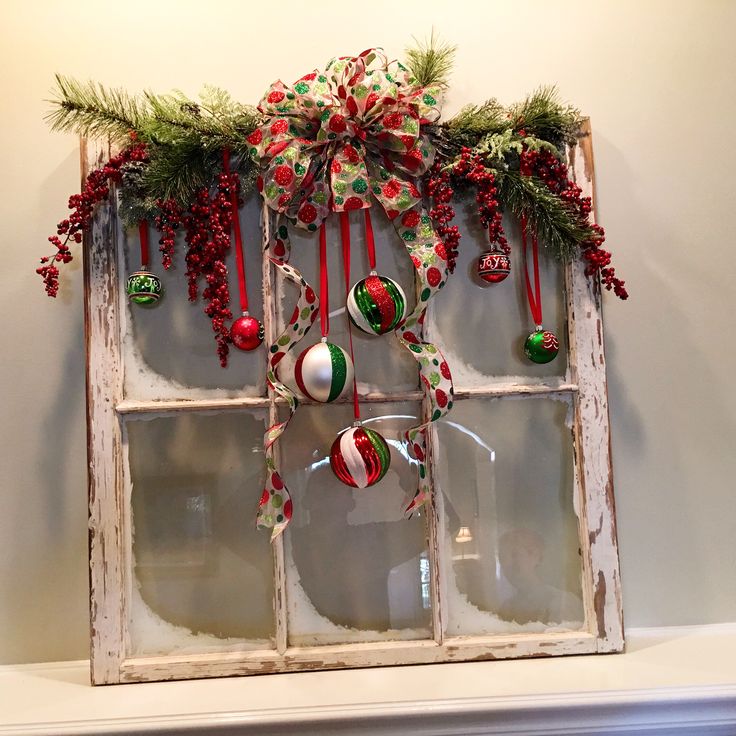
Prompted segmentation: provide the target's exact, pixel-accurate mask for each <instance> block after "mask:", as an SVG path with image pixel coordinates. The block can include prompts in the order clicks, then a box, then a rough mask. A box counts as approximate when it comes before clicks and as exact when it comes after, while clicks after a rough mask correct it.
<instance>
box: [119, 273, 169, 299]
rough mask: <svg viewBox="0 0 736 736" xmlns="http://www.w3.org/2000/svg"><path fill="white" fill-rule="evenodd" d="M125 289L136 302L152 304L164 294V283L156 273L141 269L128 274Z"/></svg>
mask: <svg viewBox="0 0 736 736" xmlns="http://www.w3.org/2000/svg"><path fill="white" fill-rule="evenodd" d="M125 291H126V292H127V294H128V298H129V299H130V301H131V302H133V303H134V304H140V305H143V306H150V305H152V304H156V302H158V300H159V299H160V298H161V297H162V296H163V295H164V285H163V284H162V283H161V279H160V278H159V277H158V276H156V274H154V273H151V272H150V271H144V270H142V269H141V270H140V271H136V272H135V273H132V274H130V276H128V280H127V282H126V283H125Z"/></svg>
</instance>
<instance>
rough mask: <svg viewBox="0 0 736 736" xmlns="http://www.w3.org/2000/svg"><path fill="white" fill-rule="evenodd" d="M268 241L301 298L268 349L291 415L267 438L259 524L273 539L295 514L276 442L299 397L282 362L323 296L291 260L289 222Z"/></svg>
mask: <svg viewBox="0 0 736 736" xmlns="http://www.w3.org/2000/svg"><path fill="white" fill-rule="evenodd" d="M276 225H277V227H276V233H275V235H274V237H273V238H271V242H270V243H269V245H268V257H269V260H270V261H271V263H273V265H274V266H275V267H276V269H277V270H278V271H279V273H281V275H282V276H283V277H284V278H286V279H288V280H289V281H291V282H292V283H294V284H296V285H297V286H298V287H299V298H298V300H297V303H296V306H295V307H294V312H293V313H292V315H291V319H290V320H289V324H288V325H287V327H286V329H285V330H284V332H283V333H282V334H281V335H279V336H278V338H276V341H275V342H274V343H273V344H272V345H271V346H270V347H269V349H268V370H267V372H266V382H267V384H268V387H269V389H270V390H271V391H273V392H275V393H276V394H278V395H279V396H280V397H281V398H283V399H284V400H285V401H286V405H287V407H288V409H289V416H288V417H287V418H286V419H285V420H284V421H282V422H277V423H276V424H274V425H273V426H271V427H269V428H268V430H267V431H266V434H265V435H264V438H263V451H264V455H265V458H266V482H265V486H264V489H263V493H262V494H261V500H260V503H259V505H258V515H257V518H256V527H257V528H259V529H271V530H272V531H271V541H273V540H274V539H276V537H278V535H279V534H281V533H282V532H283V531H284V529H285V528H286V525H287V524H288V523H289V520H290V519H291V514H292V501H291V496H290V495H289V491H288V489H287V488H286V485H285V484H284V481H283V480H282V478H281V475H280V473H279V471H278V467H277V464H276V458H275V452H274V443H275V442H276V440H278V439H279V437H281V435H282V434H283V433H284V430H285V429H286V426H287V425H288V424H289V422H290V421H291V418H292V417H293V416H294V412H295V411H296V409H297V406H298V405H299V401H298V399H297V397H296V395H295V394H294V392H293V391H292V390H291V389H290V388H289V387H288V386H286V385H284V384H283V383H282V382H281V381H279V379H278V371H277V369H278V365H279V363H280V362H281V361H282V360H283V359H284V357H285V356H286V353H288V352H289V351H290V350H292V349H293V348H294V346H295V345H296V344H297V343H298V342H299V341H300V340H301V339H302V338H303V337H304V335H306V334H307V332H309V330H310V328H311V327H312V325H313V324H314V322H315V320H316V319H317V315H318V313H319V299H318V298H317V295H316V294H315V293H314V289H312V287H311V286H310V285H309V284H308V283H307V282H306V281H305V280H304V277H303V276H302V275H301V273H299V271H298V270H297V269H296V268H294V267H293V266H290V265H289V264H288V259H289V254H290V250H291V248H290V245H289V237H288V230H287V228H286V225H283V224H282V225H280V226H278V222H277V223H276Z"/></svg>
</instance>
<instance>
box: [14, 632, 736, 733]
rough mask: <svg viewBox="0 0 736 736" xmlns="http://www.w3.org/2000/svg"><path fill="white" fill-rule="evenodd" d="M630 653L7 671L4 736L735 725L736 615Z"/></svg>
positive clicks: (632, 647) (640, 642) (654, 638)
mask: <svg viewBox="0 0 736 736" xmlns="http://www.w3.org/2000/svg"><path fill="white" fill-rule="evenodd" d="M627 640H628V641H627V648H626V652H625V653H624V654H617V655H593V656H591V655H588V656H583V657H562V658H554V659H535V660H516V661H503V662H496V663H494V662H477V663H472V662H471V663H459V664H439V665H422V666H412V667H387V668H376V669H358V670H347V671H333V672H310V673H298V674H283V675H266V676H257V677H243V678H229V679H219V680H195V681H183V682H159V683H150V684H136V685H119V686H109V687H96V688H93V687H91V686H90V685H89V674H88V663H87V662H86V661H79V662H60V663H49V664H35V665H18V666H5V667H1V668H0V734H1V735H2V736H8V735H10V734H13V735H14V736H16V735H19V734H33V735H34V736H42V735H43V736H46V735H48V736H51V735H52V734H53V735H54V736H57V735H67V734H75V735H76V734H85V735H86V734H95V735H97V736H99V735H103V734H169V735H172V736H173V734H191V733H203V734H204V733H206V734H214V733H216V734H258V735H259V736H261V735H262V734H276V733H278V734H291V733H299V734H302V735H304V734H315V735H316V734H326V733H329V734H351V733H371V734H387V735H388V734H399V733H401V734H402V736H407V735H408V736H411V735H413V734H417V735H418V734H422V736H432V735H439V734H463V735H464V736H465V735H467V734H517V735H518V734H534V735H535V736H536V735H540V734H609V733H610V734H620V733H626V734H633V733H646V734H647V735H648V736H653V735H659V734H662V735H664V734H668V735H669V734H678V735H682V734H693V735H694V734H698V736H700V735H701V734H723V735H724V736H725V734H734V733H736V664H734V663H736V624H723V625H714V626H695V627H681V628H664V629H637V630H630V631H629V632H628V633H627Z"/></svg>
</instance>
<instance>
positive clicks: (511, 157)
mask: <svg viewBox="0 0 736 736" xmlns="http://www.w3.org/2000/svg"><path fill="white" fill-rule="evenodd" d="M454 54H455V46H451V45H449V44H446V43H443V42H440V41H439V39H438V38H437V37H436V36H435V34H434V32H433V33H432V35H431V37H430V39H429V41H427V42H424V43H417V44H416V46H415V47H414V48H411V49H409V50H407V66H408V67H409V70H410V71H411V73H412V74H413V76H414V77H415V79H416V83H417V85H419V86H430V85H440V86H446V85H447V80H448V76H449V73H450V71H451V69H452V64H453V59H454ZM56 83H57V89H56V91H55V94H54V98H53V99H52V104H53V109H52V110H51V112H50V113H49V114H48V115H47V118H46V119H47V120H48V122H49V123H50V124H51V127H52V128H53V129H54V130H62V131H75V132H77V133H79V134H81V135H85V136H102V137H109V138H111V139H112V140H114V141H118V142H121V143H124V142H126V141H128V140H129V139H130V135H131V133H134V134H135V137H136V138H137V140H139V141H142V142H144V143H145V144H146V146H147V152H148V162H147V163H145V164H141V163H137V164H129V165H127V166H126V171H125V172H124V179H123V186H122V196H121V209H122V215H123V217H124V218H125V220H126V221H127V222H129V223H135V222H137V221H138V220H140V219H142V218H148V219H152V218H153V216H154V215H155V214H156V211H157V205H156V202H157V201H159V200H168V199H173V200H175V201H176V202H177V203H178V204H179V205H180V206H181V207H182V208H186V207H187V206H188V204H189V203H190V202H191V201H192V200H193V199H194V195H195V193H196V191H197V190H198V189H200V188H202V187H211V186H212V185H213V182H214V181H215V178H216V176H217V173H218V172H219V171H221V169H222V151H223V149H225V148H227V149H229V150H230V151H231V155H232V159H231V166H232V168H233V170H235V171H237V172H238V173H239V174H240V175H241V191H242V192H243V193H247V192H248V191H249V190H250V189H251V188H252V186H253V183H254V181H255V177H256V173H257V172H256V168H255V165H254V163H253V162H252V161H251V158H250V156H249V155H248V152H247V151H248V144H247V141H246V138H247V136H248V135H249V134H250V133H251V132H252V131H253V130H254V129H255V128H256V127H257V126H258V125H259V124H260V123H261V122H262V116H261V115H260V113H259V112H258V110H257V109H256V108H255V107H252V106H250V105H243V104H241V103H239V102H237V101H235V100H233V99H232V97H231V96H230V95H229V94H228V93H227V92H225V91H224V90H221V89H218V88H216V87H207V88H205V90H204V91H203V93H202V94H201V96H200V98H199V99H198V100H197V101H194V100H191V99H189V98H188V97H187V96H186V95H184V94H183V93H182V92H179V91H175V92H173V93H171V94H165V95H157V94H154V93H152V92H145V93H144V94H143V95H141V96H137V97H136V96H131V95H129V94H128V93H127V92H125V91H124V90H120V89H107V88H105V87H103V86H102V85H100V84H97V83H95V82H86V83H84V82H78V81H76V80H73V79H70V78H69V77H64V76H61V75H57V77H56ZM580 122H581V117H580V113H579V112H578V111H577V110H576V109H575V108H573V107H570V106H569V105H565V104H563V103H562V102H560V100H559V98H558V95H557V91H556V89H555V88H553V87H543V88H540V89H538V90H536V91H535V92H533V93H532V94H531V95H529V96H528V97H527V98H526V99H525V100H524V101H523V102H521V103H518V104H515V105H512V106H511V107H508V108H506V107H504V106H503V105H501V104H500V103H499V102H498V101H497V100H495V99H490V100H488V101H487V102H485V103H483V104H482V105H469V106H467V107H465V108H463V109H462V110H461V111H460V112H459V113H458V114H457V115H456V116H455V117H454V118H452V119H451V120H449V121H447V122H445V123H442V124H435V125H429V126H427V127H426V130H427V132H428V134H429V136H430V138H431V140H432V142H433V143H434V145H435V146H436V148H437V150H438V156H440V157H441V159H444V160H446V162H447V166H448V168H451V167H452V165H453V162H454V160H456V158H457V156H458V155H459V153H460V151H461V150H462V149H463V148H470V149H471V150H472V151H473V153H475V154H478V155H480V156H481V157H482V159H483V162H484V165H485V166H486V167H487V168H489V169H490V170H492V171H493V172H494V174H495V175H496V181H497V185H498V198H499V202H500V204H501V206H502V207H503V208H504V209H505V210H508V211H509V212H512V213H513V214H514V215H516V216H520V215H522V214H524V215H525V216H526V218H527V220H528V222H529V224H530V225H531V227H532V228H534V229H535V230H536V231H537V233H538V234H539V237H540V239H541V240H543V241H544V242H545V244H546V245H547V247H548V248H549V249H550V250H551V251H552V252H553V253H555V254H556V255H557V256H560V257H567V256H570V255H572V254H573V253H575V252H577V249H578V246H579V245H580V244H581V243H582V242H584V241H585V240H586V239H587V238H589V236H590V231H589V229H588V228H587V227H586V226H585V223H583V222H581V221H580V219H579V218H578V217H576V216H575V213H574V212H573V211H572V210H571V209H570V208H569V207H568V206H567V205H566V204H565V203H564V202H563V201H562V200H561V199H560V198H559V197H557V196H555V195H554V194H553V193H552V192H550V190H549V189H548V188H547V187H546V186H545V185H544V183H543V182H541V181H540V180H538V179H536V178H535V177H528V176H521V175H520V174H519V155H520V153H521V152H522V150H523V149H527V150H541V149H547V150H550V151H552V152H553V153H554V154H555V155H556V156H558V157H560V156H561V151H562V147H563V146H564V145H565V144H568V143H573V142H574V141H575V135H576V133H577V130H578V128H579V126H580Z"/></svg>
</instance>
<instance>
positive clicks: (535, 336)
mask: <svg viewBox="0 0 736 736" xmlns="http://www.w3.org/2000/svg"><path fill="white" fill-rule="evenodd" d="M559 350H560V341H559V340H558V339H557V336H556V335H555V333H554V332H550V331H549V330H544V329H542V328H541V327H539V328H537V329H536V330H534V332H532V334H531V335H529V337H527V339H526V340H525V342H524V353H525V354H526V357H527V358H529V360H531V361H532V362H533V363H549V362H550V361H551V360H554V359H555V357H557V353H558V352H559Z"/></svg>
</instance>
